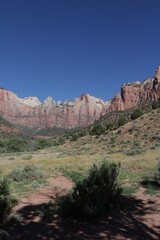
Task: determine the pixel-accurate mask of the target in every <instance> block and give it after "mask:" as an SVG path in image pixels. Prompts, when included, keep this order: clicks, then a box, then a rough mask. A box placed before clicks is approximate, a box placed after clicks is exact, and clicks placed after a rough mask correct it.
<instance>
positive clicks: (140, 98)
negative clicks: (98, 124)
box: [0, 66, 160, 129]
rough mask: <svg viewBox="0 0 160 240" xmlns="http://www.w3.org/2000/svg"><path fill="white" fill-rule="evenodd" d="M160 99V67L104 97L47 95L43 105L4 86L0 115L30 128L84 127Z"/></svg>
mask: <svg viewBox="0 0 160 240" xmlns="http://www.w3.org/2000/svg"><path fill="white" fill-rule="evenodd" d="M159 98H160V66H159V67H158V68H157V70H156V73H155V76H154V78H150V79H147V80H145V81H143V82H142V83H141V82H135V83H128V84H122V87H121V94H116V96H115V97H114V98H113V99H112V100H111V101H107V102H104V101H103V100H101V99H99V98H96V97H92V96H90V95H89V94H83V95H82V96H81V97H80V98H76V99H74V100H73V101H72V102H71V101H69V100H68V101H66V102H64V103H61V102H60V101H58V102H57V103H55V101H54V100H53V99H52V98H51V97H48V98H47V99H46V100H45V101H44V103H43V104H42V103H41V102H40V101H39V100H38V98H37V97H29V98H25V99H20V98H18V96H17V95H16V94H15V93H13V92H10V91H8V90H5V89H2V88H1V89H0V115H1V116H3V118H4V119H6V120H7V121H8V122H10V123H12V124H15V125H22V126H27V127H29V128H31V129H32V128H34V129H35V128H39V129H43V128H54V127H56V128H64V129H71V128H76V127H85V126H87V125H90V124H91V123H93V122H94V121H96V120H98V119H99V118H100V117H102V116H104V115H105V114H107V113H110V112H115V111H121V110H127V109H130V108H132V107H134V106H136V105H138V104H140V103H142V102H144V101H145V100H148V101H154V100H158V99H159Z"/></svg>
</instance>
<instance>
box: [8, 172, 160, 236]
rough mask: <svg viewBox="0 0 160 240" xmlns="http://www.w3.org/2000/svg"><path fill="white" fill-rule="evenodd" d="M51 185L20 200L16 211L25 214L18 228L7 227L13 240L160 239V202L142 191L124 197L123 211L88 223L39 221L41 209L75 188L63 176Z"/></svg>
mask: <svg viewBox="0 0 160 240" xmlns="http://www.w3.org/2000/svg"><path fill="white" fill-rule="evenodd" d="M51 181H52V186H49V187H45V188H42V189H40V190H39V192H35V193H31V194H29V195H28V196H27V197H26V198H23V199H21V201H20V202H19V205H18V206H17V208H16V211H18V212H19V213H20V214H21V215H22V221H21V223H20V224H19V225H17V226H12V227H9V226H8V227H7V228H6V230H7V231H8V232H9V233H10V234H11V237H12V238H11V239H13V240H20V239H21V240H28V239H29V240H32V239H33V240H40V239H41V240H55V239H62V240H63V239H67V240H69V239H77V240H79V239H80V240H82V239H83V240H86V239H88V240H99V239H106V240H112V239H113V240H126V239H127V240H159V239H160V199H159V198H158V197H152V196H150V195H146V194H144V193H143V192H144V189H143V188H141V189H140V190H139V191H138V192H137V193H136V194H135V195H133V196H130V197H123V198H122V207H121V210H120V211H119V212H118V213H117V212H113V213H112V214H110V215H107V216H105V214H104V215H103V217H101V218H100V219H98V220H97V221H94V222H91V223H86V222H80V221H73V220H69V219H67V220H63V219H59V218H55V219H54V220H53V221H52V222H51V223H47V224H44V223H41V222H40V210H41V207H42V206H43V205H45V204H47V203H48V202H49V201H50V200H53V199H54V198H55V196H56V194H57V193H58V194H64V192H65V191H66V190H67V191H68V190H69V189H71V187H72V182H71V181H69V180H68V179H66V178H65V177H63V176H59V177H58V178H56V179H52V180H51Z"/></svg>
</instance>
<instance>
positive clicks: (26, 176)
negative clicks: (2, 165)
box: [8, 165, 45, 182]
mask: <svg viewBox="0 0 160 240" xmlns="http://www.w3.org/2000/svg"><path fill="white" fill-rule="evenodd" d="M44 176H45V174H44V172H42V171H41V170H40V169H39V168H37V167H35V166H32V165H27V166H25V167H24V168H20V167H16V168H14V169H13V170H12V171H11V172H10V173H9V174H8V177H9V178H10V179H12V180H13V181H15V182H21V181H24V180H38V179H40V178H43V177H44Z"/></svg>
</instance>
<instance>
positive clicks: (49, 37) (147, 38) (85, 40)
mask: <svg viewBox="0 0 160 240" xmlns="http://www.w3.org/2000/svg"><path fill="white" fill-rule="evenodd" d="M159 64H160V1H159V0H0V85H1V86H3V87H4V88H6V89H9V90H11V91H14V92H16V93H17V94H18V96H19V97H25V96H38V97H39V99H40V100H41V101H43V100H44V99H45V98H46V97H47V96H48V95H49V96H52V97H53V98H54V99H55V100H56V101H57V100H58V99H61V100H62V101H64V100H66V99H71V100H72V99H73V98H74V97H79V96H80V95H81V94H82V93H90V94H91V95H94V96H97V97H100V98H102V99H104V100H107V99H110V98H112V97H113V96H114V94H115V93H117V92H120V87H121V84H122V83H123V82H132V81H136V80H140V81H142V80H143V79H144V78H147V77H150V76H151V77H152V76H153V75H154V72H155V70H156V67H157V65H159Z"/></svg>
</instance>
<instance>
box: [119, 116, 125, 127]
mask: <svg viewBox="0 0 160 240" xmlns="http://www.w3.org/2000/svg"><path fill="white" fill-rule="evenodd" d="M125 123H126V119H125V118H124V117H120V118H119V120H118V126H119V127H120V126H123V125H124V124H125Z"/></svg>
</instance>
